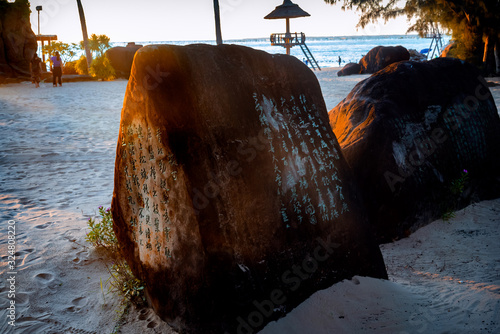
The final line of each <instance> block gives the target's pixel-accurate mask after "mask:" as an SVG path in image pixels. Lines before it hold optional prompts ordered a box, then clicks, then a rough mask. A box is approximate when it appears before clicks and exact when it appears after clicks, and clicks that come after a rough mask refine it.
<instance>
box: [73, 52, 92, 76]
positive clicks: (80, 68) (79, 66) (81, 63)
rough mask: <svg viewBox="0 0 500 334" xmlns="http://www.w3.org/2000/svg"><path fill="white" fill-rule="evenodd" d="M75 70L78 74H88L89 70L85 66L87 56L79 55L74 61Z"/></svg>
mask: <svg viewBox="0 0 500 334" xmlns="http://www.w3.org/2000/svg"><path fill="white" fill-rule="evenodd" d="M75 67H76V72H78V74H83V75H88V74H89V70H88V68H87V57H85V56H81V57H80V59H78V60H77V61H76V63H75Z"/></svg>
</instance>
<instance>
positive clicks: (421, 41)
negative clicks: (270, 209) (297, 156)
mask: <svg viewBox="0 0 500 334" xmlns="http://www.w3.org/2000/svg"><path fill="white" fill-rule="evenodd" d="M431 41H432V39H428V38H421V37H419V36H417V35H390V36H343V37H308V38H307V39H306V44H307V46H308V47H309V49H310V50H311V52H312V54H313V56H314V58H316V61H317V62H318V64H319V66H320V67H322V68H323V67H336V66H339V63H338V58H339V57H340V58H341V59H342V63H341V66H343V65H345V64H347V63H351V62H355V63H357V62H359V60H360V59H361V58H362V57H363V56H364V55H365V54H367V53H368V51H370V50H371V49H372V48H374V47H376V46H379V45H383V46H396V45H401V46H404V47H405V48H407V49H414V50H417V51H421V50H423V49H426V48H429V46H430V44H431ZM449 41H450V37H449V36H444V37H443V45H446V44H448V43H449ZM194 43H206V44H215V41H163V42H137V44H142V45H149V44H174V45H187V44H194ZM224 43H225V44H237V45H244V46H248V47H251V48H254V49H258V50H262V51H266V52H268V53H273V54H274V53H279V54H284V53H286V51H285V48H283V47H280V46H271V43H270V41H269V38H255V39H241V40H227V41H224ZM126 44H127V43H113V45H114V46H125V45H126ZM291 54H292V55H293V56H295V57H297V58H299V59H300V60H304V59H305V56H304V54H303V53H302V50H301V48H300V47H298V46H296V47H294V48H292V50H291Z"/></svg>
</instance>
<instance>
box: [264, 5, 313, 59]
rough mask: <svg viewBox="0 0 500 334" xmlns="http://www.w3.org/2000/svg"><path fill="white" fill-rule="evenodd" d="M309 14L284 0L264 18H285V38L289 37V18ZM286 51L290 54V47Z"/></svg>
mask: <svg viewBox="0 0 500 334" xmlns="http://www.w3.org/2000/svg"><path fill="white" fill-rule="evenodd" d="M306 16H311V15H310V14H309V13H308V12H306V11H304V10H303V9H302V8H300V7H299V5H296V4H294V3H293V2H291V1H290V0H284V1H283V4H282V5H281V6H278V7H276V8H275V9H274V10H273V11H272V12H271V13H269V14H268V15H267V16H265V17H264V18H265V19H266V20H275V19H286V35H285V36H286V37H285V39H286V38H291V34H290V19H293V18H297V17H306ZM286 53H287V54H290V47H287V48H286Z"/></svg>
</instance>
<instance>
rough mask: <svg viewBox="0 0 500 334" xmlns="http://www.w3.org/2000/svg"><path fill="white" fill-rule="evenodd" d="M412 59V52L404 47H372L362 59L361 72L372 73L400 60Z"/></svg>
mask: <svg viewBox="0 0 500 334" xmlns="http://www.w3.org/2000/svg"><path fill="white" fill-rule="evenodd" d="M409 59H410V53H409V52H408V50H406V49H405V48H404V47H402V46H400V45H398V46H377V47H374V48H373V49H371V50H370V51H369V52H368V53H367V54H366V55H365V56H364V57H363V58H362V59H361V60H360V61H359V64H360V65H361V73H362V74H371V73H375V72H377V71H380V70H381V69H383V68H385V67H386V66H389V65H390V64H393V63H396V62H398V61H404V60H409Z"/></svg>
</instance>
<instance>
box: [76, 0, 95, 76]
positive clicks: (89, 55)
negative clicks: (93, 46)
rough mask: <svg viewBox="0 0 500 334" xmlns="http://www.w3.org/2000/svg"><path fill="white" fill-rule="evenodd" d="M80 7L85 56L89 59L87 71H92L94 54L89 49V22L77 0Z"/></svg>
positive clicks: (77, 0) (79, 0) (79, 1)
mask: <svg viewBox="0 0 500 334" xmlns="http://www.w3.org/2000/svg"><path fill="white" fill-rule="evenodd" d="M76 3H77V5H78V13H79V14H80V24H81V25H82V34H83V47H84V48H85V54H86V57H87V69H88V70H89V71H90V64H91V63H92V53H91V52H90V48H89V35H88V34H87V22H85V13H84V12H83V6H82V2H81V0H76Z"/></svg>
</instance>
